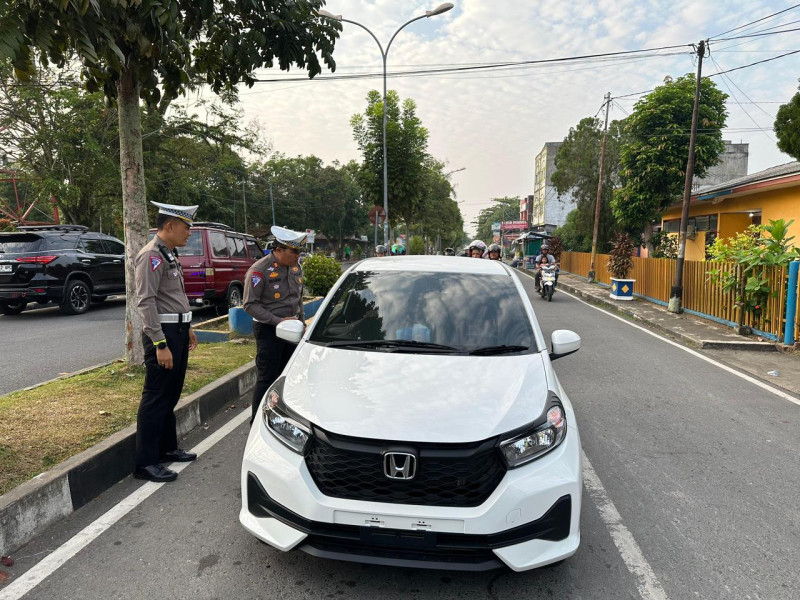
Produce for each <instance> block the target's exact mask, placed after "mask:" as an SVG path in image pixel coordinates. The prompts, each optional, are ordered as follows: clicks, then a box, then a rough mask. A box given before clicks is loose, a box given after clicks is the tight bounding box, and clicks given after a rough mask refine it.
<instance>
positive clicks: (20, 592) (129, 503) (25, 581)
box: [0, 408, 252, 600]
mask: <svg viewBox="0 0 800 600" xmlns="http://www.w3.org/2000/svg"><path fill="white" fill-rule="evenodd" d="M251 413H252V411H251V410H250V408H247V409H246V410H243V411H242V412H241V413H240V414H238V415H236V416H235V417H234V418H233V419H231V420H230V421H228V422H227V423H226V424H225V425H223V426H222V427H220V428H219V429H218V430H217V431H215V432H214V433H212V434H211V435H210V436H208V437H207V438H206V439H204V440H203V441H202V442H200V443H199V444H197V445H196V446H195V447H194V448H192V450H191V451H192V452H195V453H196V454H197V456H198V457H199V456H201V455H202V454H203V453H204V452H206V451H207V450H209V449H210V448H211V447H213V446H214V445H215V444H216V443H217V442H219V441H220V440H222V439H223V438H224V437H225V436H226V435H228V434H229V433H231V432H232V431H233V430H234V429H236V428H237V427H239V425H241V424H242V423H244V422H245V421H247V420H248V419H249V418H250V415H251ZM190 464H191V463H174V464H173V465H172V466H170V468H171V469H172V470H173V471H176V472H178V473H180V472H181V471H183V470H184V469H185V468H186V467H187V466H189V465H190ZM163 485H165V484H163V483H153V482H152V481H148V482H147V483H145V484H144V485H143V486H142V487H140V488H139V489H137V490H136V491H135V492H133V493H132V494H131V495H130V496H128V497H127V498H125V499H123V500H122V501H121V502H119V503H118V504H117V505H116V506H114V508H112V509H111V510H109V511H108V512H106V513H105V514H104V515H102V516H101V517H99V518H98V519H96V520H95V521H94V522H92V523H90V524H89V525H87V526H86V527H85V528H84V529H83V530H81V531H80V532H78V533H77V534H75V536H73V537H72V538H70V539H69V540H67V541H66V542H64V543H63V544H62V545H61V546H59V547H58V548H57V549H56V550H55V551H54V552H52V553H51V554H50V555H49V556H47V557H46V558H44V559H43V560H42V561H41V562H39V563H38V564H37V565H36V566H34V567H32V568H31V569H29V570H28V571H27V572H25V573H24V574H23V575H22V576H20V578H19V579H17V580H15V581H13V582H12V583H10V584H9V585H8V587H6V588H4V589H3V590H0V600H18V599H19V598H21V597H22V596H24V595H25V594H27V593H28V592H29V591H31V590H32V589H33V588H35V587H36V586H37V585H39V584H40V583H41V582H42V581H44V580H45V579H46V578H47V577H49V576H50V575H52V574H53V573H54V572H55V571H56V570H57V569H59V568H60V567H61V566H62V565H63V564H64V563H66V562H67V561H68V560H69V559H70V558H72V557H73V556H75V555H76V554H77V553H78V552H80V551H81V550H82V549H83V548H85V547H86V546H87V545H89V544H90V543H91V542H92V541H94V540H95V539H97V537H99V536H100V534H102V533H103V532H104V531H106V530H107V529H108V528H109V527H111V526H112V525H113V524H114V523H116V522H117V521H119V520H120V519H121V518H122V517H124V516H125V515H127V514H128V513H129V512H130V511H132V510H133V509H134V508H136V507H137V506H139V505H140V504H141V503H142V502H144V501H145V500H146V499H147V498H149V497H150V496H151V495H153V494H154V493H155V492H157V491H158V490H159V489H160V488H161V486H163Z"/></svg>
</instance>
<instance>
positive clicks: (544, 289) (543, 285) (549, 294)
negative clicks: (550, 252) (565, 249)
mask: <svg viewBox="0 0 800 600" xmlns="http://www.w3.org/2000/svg"><path fill="white" fill-rule="evenodd" d="M539 269H540V270H541V273H542V277H541V281H540V287H539V294H540V295H541V296H542V298H547V301H548V302H552V301H553V294H554V293H555V291H556V273H557V271H558V267H556V266H555V265H549V266H548V265H542V266H541V267H539Z"/></svg>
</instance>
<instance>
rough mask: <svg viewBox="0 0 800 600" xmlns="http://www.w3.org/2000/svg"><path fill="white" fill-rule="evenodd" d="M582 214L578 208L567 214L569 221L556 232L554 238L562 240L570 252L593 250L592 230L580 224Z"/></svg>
mask: <svg viewBox="0 0 800 600" xmlns="http://www.w3.org/2000/svg"><path fill="white" fill-rule="evenodd" d="M579 219H581V214H580V212H579V211H578V209H577V208H576V209H575V210H571V211H570V212H569V213H568V214H567V219H566V221H564V224H563V225H562V226H561V227H558V228H557V229H556V230H555V231H554V232H553V235H554V236H558V237H560V238H561V244H562V245H563V246H564V249H565V250H568V251H570V252H591V250H592V230H591V229H587V228H586V224H585V222H584V223H581V224H580V225H579V224H578V220H579Z"/></svg>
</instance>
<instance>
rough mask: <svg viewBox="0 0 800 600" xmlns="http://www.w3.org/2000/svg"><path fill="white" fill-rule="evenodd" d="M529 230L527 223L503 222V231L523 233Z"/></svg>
mask: <svg viewBox="0 0 800 600" xmlns="http://www.w3.org/2000/svg"><path fill="white" fill-rule="evenodd" d="M498 225H499V223H498ZM527 228H528V222H527V221H503V231H521V230H523V229H527ZM498 231H499V227H498Z"/></svg>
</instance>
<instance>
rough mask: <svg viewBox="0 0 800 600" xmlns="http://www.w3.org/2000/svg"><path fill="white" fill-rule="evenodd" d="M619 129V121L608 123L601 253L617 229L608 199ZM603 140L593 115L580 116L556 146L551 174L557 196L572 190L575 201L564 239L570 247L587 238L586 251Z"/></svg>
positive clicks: (613, 180)
mask: <svg viewBox="0 0 800 600" xmlns="http://www.w3.org/2000/svg"><path fill="white" fill-rule="evenodd" d="M622 128H623V123H622V122H620V121H612V122H611V123H610V124H609V126H608V137H607V139H606V156H605V167H604V169H603V195H602V197H601V199H600V226H599V229H598V236H597V247H598V250H599V251H600V252H603V251H605V250H608V249H609V240H610V239H611V236H612V235H613V233H614V231H615V229H616V228H617V226H616V221H615V220H614V215H613V214H612V212H611V198H612V195H613V192H614V187H615V186H616V185H617V184H618V182H619V170H620V158H619V155H620V145H621V143H622ZM602 140H603V124H602V122H601V121H600V119H595V118H592V117H587V118H585V119H581V120H580V121H579V122H578V124H577V125H576V126H575V127H572V128H570V130H569V133H568V134H567V137H565V138H564V142H563V143H562V145H561V147H560V148H559V149H558V153H557V154H556V159H555V165H556V170H555V172H554V173H553V175H552V182H553V185H554V186H555V188H556V191H557V192H558V194H559V196H562V195H564V194H567V193H571V194H572V197H573V198H574V199H575V201H576V204H577V205H576V207H575V211H576V212H575V215H573V216H572V220H571V221H570V230H569V231H568V232H567V236H566V238H565V240H564V242H565V244H566V245H567V247H570V246H571V245H572V244H574V243H576V242H578V240H584V239H588V240H589V247H588V249H586V250H584V251H586V252H588V251H589V250H591V245H592V235H593V232H594V214H595V204H596V202H597V179H598V177H599V175H600V147H601V143H602ZM570 214H571V213H570ZM565 225H566V224H565ZM559 235H561V234H560V233H559ZM580 245H581V246H583V245H584V244H582V243H580Z"/></svg>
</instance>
